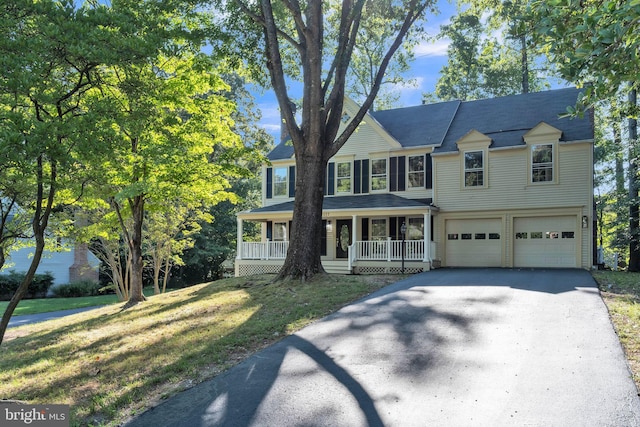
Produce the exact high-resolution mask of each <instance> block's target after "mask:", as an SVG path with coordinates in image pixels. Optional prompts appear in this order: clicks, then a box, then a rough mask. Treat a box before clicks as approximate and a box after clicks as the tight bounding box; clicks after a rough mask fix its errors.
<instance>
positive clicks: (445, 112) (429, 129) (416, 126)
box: [371, 101, 461, 147]
mask: <svg viewBox="0 0 640 427" xmlns="http://www.w3.org/2000/svg"><path fill="white" fill-rule="evenodd" d="M460 104H461V102H460V101H449V102H439V103H437V104H429V105H418V106H415V107H407V108H397V109H394V110H384V111H376V112H373V113H371V115H372V116H373V118H374V119H376V120H377V121H378V123H380V125H381V126H382V127H383V128H384V129H385V130H386V131H387V132H389V133H390V134H391V136H393V137H394V138H395V139H396V140H397V141H399V142H400V144H402V146H403V147H416V146H423V145H439V144H440V143H441V142H442V140H443V139H444V137H445V135H446V134H447V131H448V129H449V126H450V125H451V121H452V120H453V118H454V117H455V115H456V111H457V110H458V108H459V107H460Z"/></svg>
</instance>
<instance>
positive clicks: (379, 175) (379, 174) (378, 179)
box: [371, 159, 387, 191]
mask: <svg viewBox="0 0 640 427" xmlns="http://www.w3.org/2000/svg"><path fill="white" fill-rule="evenodd" d="M386 189H387V159H374V160H371V190H373V191H375V190H386Z"/></svg>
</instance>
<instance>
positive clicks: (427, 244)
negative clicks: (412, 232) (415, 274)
mask: <svg viewBox="0 0 640 427" xmlns="http://www.w3.org/2000/svg"><path fill="white" fill-rule="evenodd" d="M422 257H423V259H422V262H428V261H429V260H430V259H431V209H429V210H427V212H426V213H425V214H424V251H423V255H422ZM429 268H431V265H429Z"/></svg>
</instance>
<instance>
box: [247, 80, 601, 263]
mask: <svg viewBox="0 0 640 427" xmlns="http://www.w3.org/2000/svg"><path fill="white" fill-rule="evenodd" d="M578 95H579V91H578V90H577V89H573V88H571V89H559V90H553V91H547V92H539V93H530V94H523V95H513V96H506V97H500V98H493V99H486V100H478V101H468V102H461V101H449V102H442V103H436V104H431V105H420V106H415V107H408V108H399V109H393V110H386V111H378V112H374V113H371V114H370V115H367V116H366V117H365V119H364V121H363V122H362V123H361V125H360V127H359V128H358V130H357V131H356V132H355V133H354V134H353V135H352V136H351V138H350V139H349V141H348V142H347V143H346V144H345V145H344V146H343V147H342V149H341V150H340V151H339V152H338V153H337V154H336V155H335V156H334V157H333V158H332V159H331V160H330V162H329V164H328V167H327V182H326V188H325V198H324V205H323V220H322V222H323V229H324V230H325V233H324V235H323V238H322V240H321V241H320V242H311V244H317V245H321V248H322V255H323V257H322V260H323V266H324V267H325V270H327V271H330V272H343V273H377V272H396V271H400V270H401V269H402V268H403V266H404V269H405V271H406V272H418V271H426V270H429V269H431V268H434V267H439V266H443V267H468V266H486V267H578V268H590V267H591V266H592V264H593V262H592V260H593V235H592V233H593V224H592V219H593V143H594V130H593V117H592V115H591V114H587V115H585V117H584V118H567V117H561V115H562V114H563V113H565V112H566V108H567V107H568V106H571V105H574V104H575V103H576V100H577V97H578ZM357 108H358V107H357V105H355V104H354V103H353V102H352V101H350V100H347V102H345V113H344V121H345V123H346V122H348V120H349V119H350V116H351V115H353V114H355V112H356V111H357ZM293 155H294V153H293V147H292V146H291V145H290V144H288V143H287V142H282V143H280V144H279V145H278V146H277V147H276V148H275V149H274V150H273V151H272V152H271V153H270V154H269V156H268V157H269V160H270V162H271V164H269V165H265V166H264V167H263V171H262V172H263V173H262V176H263V184H262V194H263V196H262V203H263V206H262V207H261V208H258V209H254V210H251V211H247V212H242V213H240V214H239V215H238V217H237V218H238V248H237V256H236V265H235V271H236V275H248V274H256V273H265V272H272V273H274V272H277V271H278V270H279V268H280V266H281V265H282V263H283V261H284V258H285V255H286V250H287V247H288V239H289V229H290V225H291V224H290V222H291V218H292V209H293V198H294V196H295V188H294V183H295V173H296V170H295V161H294V158H293ZM244 221H258V222H260V223H261V224H262V240H261V241H260V242H245V241H243V232H242V229H243V224H244ZM403 232H404V233H403Z"/></svg>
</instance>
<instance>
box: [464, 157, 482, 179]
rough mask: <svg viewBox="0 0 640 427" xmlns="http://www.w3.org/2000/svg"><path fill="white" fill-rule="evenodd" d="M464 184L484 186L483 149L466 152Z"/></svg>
mask: <svg viewBox="0 0 640 427" xmlns="http://www.w3.org/2000/svg"><path fill="white" fill-rule="evenodd" d="M464 186H465V187H482V186H484V153H483V152H482V151H467V152H465V153H464Z"/></svg>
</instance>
